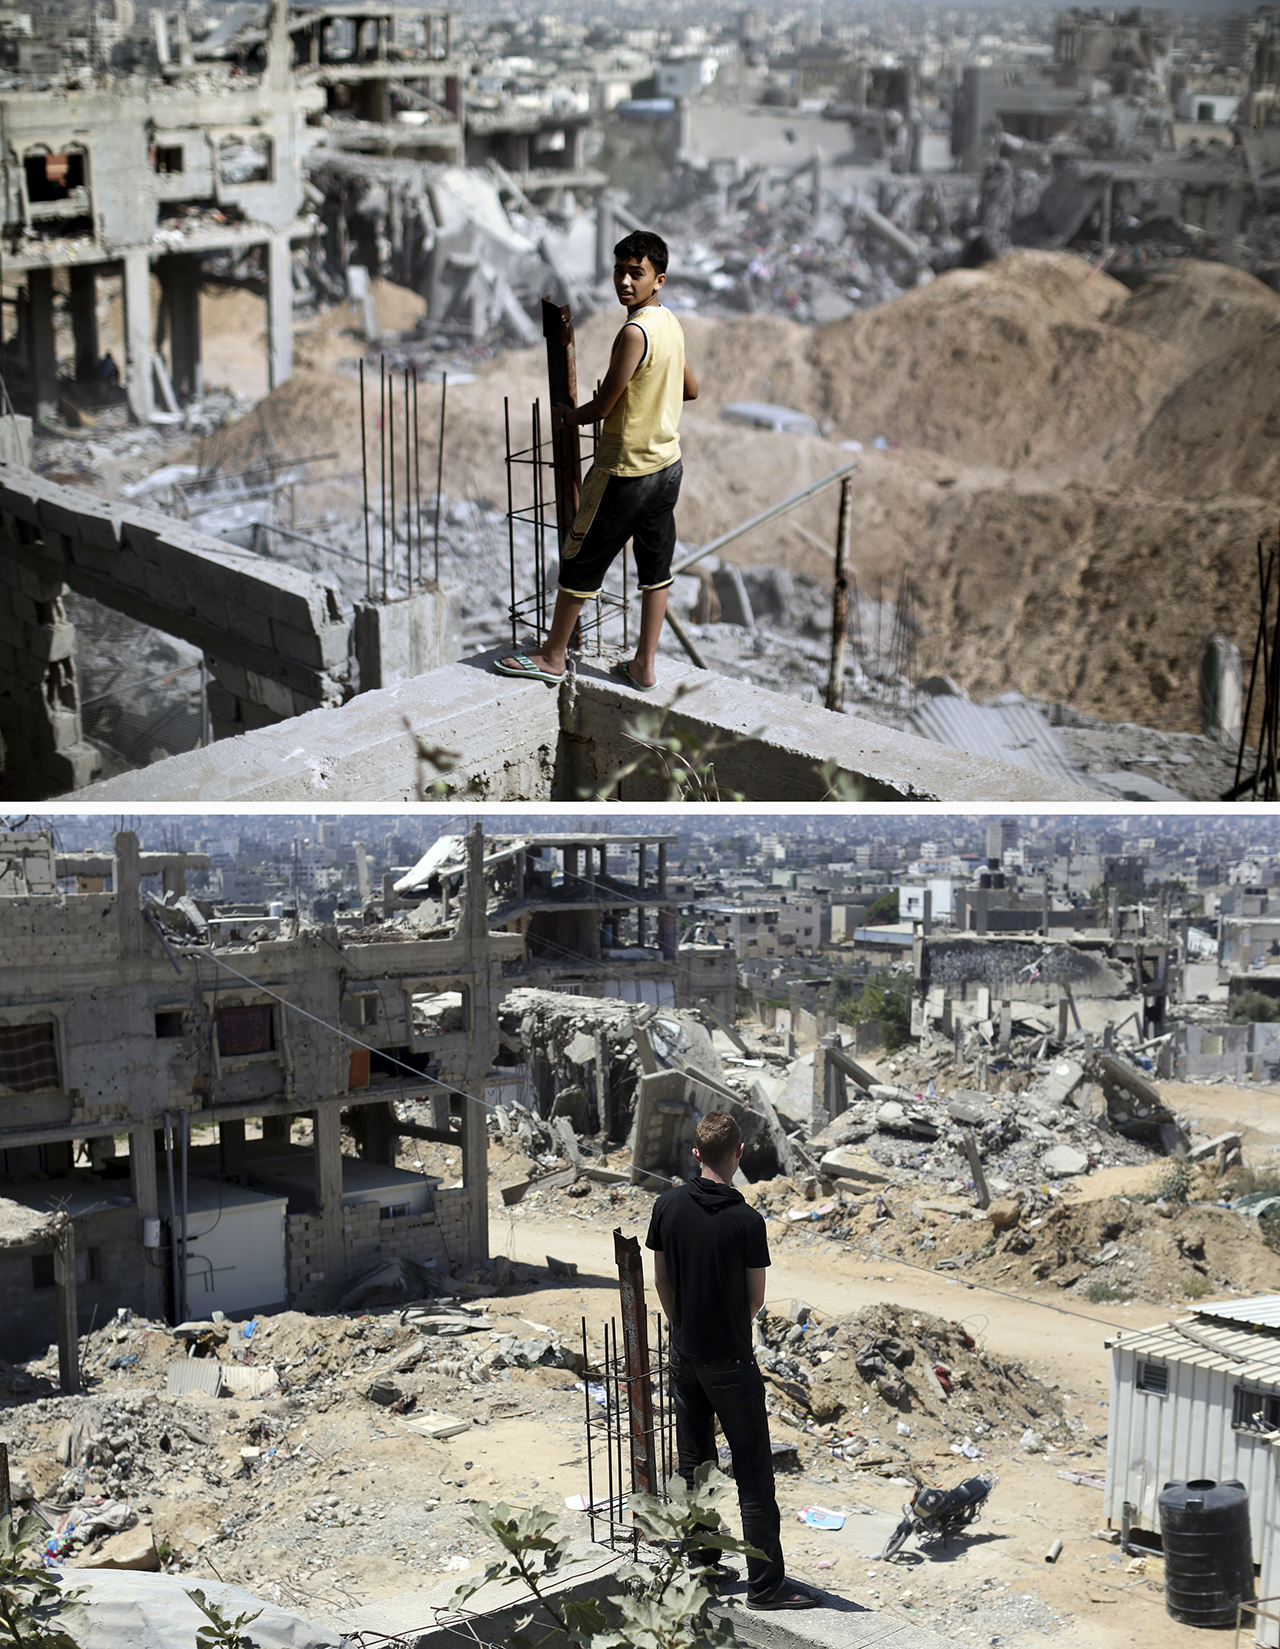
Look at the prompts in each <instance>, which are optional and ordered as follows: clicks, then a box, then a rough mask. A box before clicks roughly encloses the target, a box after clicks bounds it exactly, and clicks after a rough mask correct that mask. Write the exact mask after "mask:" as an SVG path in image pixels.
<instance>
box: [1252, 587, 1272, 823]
mask: <svg viewBox="0 0 1280 1649" xmlns="http://www.w3.org/2000/svg"><path fill="white" fill-rule="evenodd" d="M1273 564H1274V558H1273V557H1272V556H1268V558H1267V581H1266V585H1265V588H1264V593H1263V597H1262V601H1261V603H1260V604H1259V612H1258V633H1259V637H1260V639H1261V642H1262V711H1261V715H1262V719H1261V723H1260V725H1259V728H1258V753H1257V759H1256V760H1255V762H1254V764H1253V798H1254V800H1255V801H1256V800H1257V799H1258V780H1259V779H1260V778H1261V777H1262V763H1263V752H1264V750H1265V748H1266V743H1267V708H1268V707H1267V699H1268V695H1269V693H1270V691H1271V644H1270V638H1269V637H1268V635H1267V602H1268V597H1269V596H1270V593H1271V569H1272V566H1273Z"/></svg>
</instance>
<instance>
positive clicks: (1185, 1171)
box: [1155, 1157, 1195, 1202]
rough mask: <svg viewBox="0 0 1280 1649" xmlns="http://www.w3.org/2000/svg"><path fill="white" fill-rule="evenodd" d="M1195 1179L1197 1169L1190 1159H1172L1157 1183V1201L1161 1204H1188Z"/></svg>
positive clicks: (1162, 1171)
mask: <svg viewBox="0 0 1280 1649" xmlns="http://www.w3.org/2000/svg"><path fill="white" fill-rule="evenodd" d="M1194 1179H1195V1169H1194V1168H1193V1167H1192V1165H1191V1159H1190V1158H1189V1157H1170V1158H1169V1160H1168V1162H1167V1163H1166V1164H1165V1166H1164V1168H1163V1169H1162V1170H1161V1173H1160V1177H1159V1179H1157V1181H1156V1186H1155V1195H1156V1199H1157V1200H1158V1201H1161V1202H1186V1200H1187V1198H1188V1197H1189V1196H1190V1194H1191V1186H1192V1182H1193V1181H1194Z"/></svg>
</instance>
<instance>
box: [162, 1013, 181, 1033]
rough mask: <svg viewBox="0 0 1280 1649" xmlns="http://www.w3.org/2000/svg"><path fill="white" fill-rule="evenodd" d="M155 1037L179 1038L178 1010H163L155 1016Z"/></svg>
mask: <svg viewBox="0 0 1280 1649" xmlns="http://www.w3.org/2000/svg"><path fill="white" fill-rule="evenodd" d="M156 1035H157V1037H166V1036H181V1035H182V1014H181V1012H180V1011H178V1010H165V1011H164V1012H162V1013H158V1014H157V1015H156Z"/></svg>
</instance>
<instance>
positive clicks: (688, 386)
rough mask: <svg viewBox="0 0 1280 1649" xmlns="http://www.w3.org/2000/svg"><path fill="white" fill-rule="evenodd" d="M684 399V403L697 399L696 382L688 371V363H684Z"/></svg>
mask: <svg viewBox="0 0 1280 1649" xmlns="http://www.w3.org/2000/svg"><path fill="white" fill-rule="evenodd" d="M684 398H685V400H686V401H696V400H697V399H698V380H697V379H696V378H695V377H694V375H693V373H692V371H691V370H690V367H689V363H688V361H686V362H685V363H684Z"/></svg>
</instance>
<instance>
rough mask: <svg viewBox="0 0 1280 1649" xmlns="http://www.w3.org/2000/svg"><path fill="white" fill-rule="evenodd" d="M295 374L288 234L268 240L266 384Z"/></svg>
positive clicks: (273, 385) (276, 385)
mask: <svg viewBox="0 0 1280 1649" xmlns="http://www.w3.org/2000/svg"><path fill="white" fill-rule="evenodd" d="M292 377H293V253H292V252H291V250H290V247H289V237H288V235H273V236H272V237H271V239H270V240H269V241H268V242H267V383H268V385H269V387H270V388H272V389H279V387H280V385H281V384H283V383H285V382H286V381H287V380H288V379H289V378H292Z"/></svg>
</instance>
